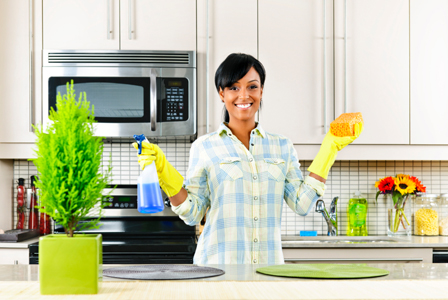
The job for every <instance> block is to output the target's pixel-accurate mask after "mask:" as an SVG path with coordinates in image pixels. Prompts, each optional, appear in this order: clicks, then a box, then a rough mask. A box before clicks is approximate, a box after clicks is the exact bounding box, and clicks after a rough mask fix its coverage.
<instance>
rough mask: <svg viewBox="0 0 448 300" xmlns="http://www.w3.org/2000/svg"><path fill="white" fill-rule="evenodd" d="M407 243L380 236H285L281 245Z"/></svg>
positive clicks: (402, 240) (403, 240)
mask: <svg viewBox="0 0 448 300" xmlns="http://www.w3.org/2000/svg"><path fill="white" fill-rule="evenodd" d="M397 242H409V240H405V239H398V238H390V237H387V236H386V237H381V236H314V237H310V236H302V237H301V236H285V237H282V243H286V244H289V243H290V244H319V243H329V244H334V243H337V244H359V243H379V244H386V243H397Z"/></svg>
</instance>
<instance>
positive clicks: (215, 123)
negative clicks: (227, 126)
mask: <svg viewBox="0 0 448 300" xmlns="http://www.w3.org/2000/svg"><path fill="white" fill-rule="evenodd" d="M235 7H238V9H235ZM208 26H209V36H210V39H209V70H208V76H209V95H208V96H209V122H210V127H209V131H210V132H212V131H215V130H217V129H218V127H219V124H221V122H222V121H223V108H224V104H223V103H222V101H221V99H220V98H219V95H218V91H217V90H216V87H215V73H216V70H217V69H218V67H219V65H220V64H221V63H222V62H223V61H224V59H226V57H227V56H228V55H229V54H231V53H246V54H250V55H252V56H253V57H255V58H257V0H245V1H239V0H217V1H210V2H209V24H208Z"/></svg>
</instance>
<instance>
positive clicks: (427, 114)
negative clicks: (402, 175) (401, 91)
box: [411, 0, 448, 145]
mask: <svg viewBox="0 0 448 300" xmlns="http://www.w3.org/2000/svg"><path fill="white" fill-rule="evenodd" d="M447 15H448V2H447V1H445V0H432V1H425V0H411V143H412V144H434V145H435V144H445V145H446V144H448V118H447V113H448V101H447V95H448V85H447V79H448V18H447Z"/></svg>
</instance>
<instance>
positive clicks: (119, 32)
mask: <svg viewBox="0 0 448 300" xmlns="http://www.w3.org/2000/svg"><path fill="white" fill-rule="evenodd" d="M43 16H44V21H43V24H44V25H43V30H44V49H64V50H67V49H71V50H80V49H93V50H103V49H107V50H119V49H123V50H196V0H173V1H160V0H121V1H119V0H104V1H99V0H97V1H91V0H44V6H43Z"/></svg>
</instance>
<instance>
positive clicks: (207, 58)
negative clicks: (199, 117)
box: [205, 0, 210, 133]
mask: <svg viewBox="0 0 448 300" xmlns="http://www.w3.org/2000/svg"><path fill="white" fill-rule="evenodd" d="M206 10H207V12H206V14H205V22H206V33H205V35H206V40H207V43H206V50H205V76H206V77H205V115H206V122H205V127H206V129H205V130H206V133H208V132H209V114H208V111H209V93H210V90H209V84H210V82H209V76H210V73H209V60H210V57H209V55H210V51H209V39H210V37H209V26H208V0H207V1H206Z"/></svg>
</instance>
